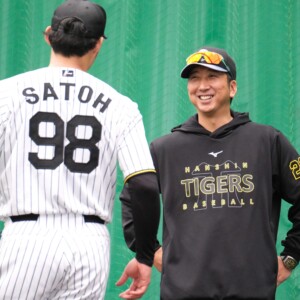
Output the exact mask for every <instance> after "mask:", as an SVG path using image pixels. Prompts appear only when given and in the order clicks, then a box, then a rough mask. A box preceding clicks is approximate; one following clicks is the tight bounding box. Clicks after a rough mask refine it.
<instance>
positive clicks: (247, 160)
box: [121, 47, 300, 300]
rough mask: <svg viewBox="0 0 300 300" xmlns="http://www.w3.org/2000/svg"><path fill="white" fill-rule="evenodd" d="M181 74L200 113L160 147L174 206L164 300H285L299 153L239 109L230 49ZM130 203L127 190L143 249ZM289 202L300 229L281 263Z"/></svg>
mask: <svg viewBox="0 0 300 300" xmlns="http://www.w3.org/2000/svg"><path fill="white" fill-rule="evenodd" d="M181 77H183V78H187V89H188V95H189V98H190V101H191V102H192V104H193V105H194V106H195V108H196V110H197V114H196V115H194V116H192V117H191V118H190V119H188V120H187V121H186V122H185V123H183V124H182V125H179V126H178V127H176V128H174V129H173V130H172V133H171V134H168V135H166V136H163V137H161V138H159V139H157V140H155V141H154V142H152V144H151V153H152V157H153V161H154V165H155V167H156V170H157V173H158V181H159V186H160V192H161V194H162V199H163V207H164V215H163V246H162V248H159V246H158V247H157V248H158V250H157V252H156V253H157V254H156V262H155V264H156V266H159V265H160V264H161V262H160V260H161V257H163V258H162V278H161V299H163V300H184V299H185V300H192V299H198V300H199V299H206V300H209V299H214V300H222V299H252V300H254V299H260V300H262V299H265V300H272V299H275V292H276V286H277V285H279V284H280V283H281V282H283V281H284V280H286V279H287V278H288V277H289V276H290V274H291V271H292V270H293V269H294V268H295V267H296V266H297V264H298V261H299V259H300V172H299V170H300V157H299V154H298V153H297V151H296V150H295V149H294V148H293V147H292V145H291V144H290V143H289V141H288V140H287V139H286V138H285V137H284V136H283V135H282V133H281V132H279V131H278V130H276V129H274V128H273V127H271V126H265V125H260V124H257V123H254V122H252V121H251V120H250V119H249V116H248V114H246V113H237V112H234V111H232V110H231V109H230V103H231V101H232V98H233V97H234V96H235V94H236V91H237V83H236V66H235V62H234V61H233V59H232V58H231V57H230V56H229V55H228V54H227V52H226V51H224V50H223V49H218V48H212V47H203V48H201V49H200V50H198V51H197V52H196V53H194V54H192V55H190V56H189V57H188V58H187V64H186V66H185V67H184V68H183V70H182V72H181ZM128 198H129V194H128V192H127V187H126V186H125V188H124V190H123V192H122V194H121V200H122V201H123V227H124V234H125V239H126V241H127V244H128V246H129V247H130V248H131V249H132V250H134V249H135V238H134V234H133V223H132V218H131V208H130V205H129V202H128ZM281 199H285V200H286V201H287V202H288V203H290V204H291V207H290V209H289V214H288V218H289V220H290V221H291V223H292V227H291V229H290V230H289V231H288V233H287V236H286V238H285V240H284V241H282V245H283V246H284V249H283V251H282V253H281V254H280V256H278V255H277V253H276V237H277V231H278V224H279V216H280V207H281ZM162 252H163V255H161V254H162Z"/></svg>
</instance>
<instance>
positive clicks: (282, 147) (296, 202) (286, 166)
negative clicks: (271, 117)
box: [273, 132, 300, 261]
mask: <svg viewBox="0 0 300 300" xmlns="http://www.w3.org/2000/svg"><path fill="white" fill-rule="evenodd" d="M274 150H275V154H274V153H273V159H275V160H276V161H277V162H276V161H275V162H274V163H273V165H274V166H276V167H275V170H274V172H273V177H275V178H277V180H276V182H277V186H276V190H277V191H278V192H279V193H280V196H281V198H282V199H284V200H285V201H287V202H288V203H290V204H291V207H290V208H289V212H288V218H289V221H290V222H291V223H292V227H291V229H290V230H289V231H288V232H287V235H286V238H285V240H283V241H282V245H283V246H284V250H283V252H282V255H291V256H292V257H294V258H295V259H297V260H298V261H299V260H300V155H299V153H298V152H297V151H296V149H295V148H294V147H293V146H292V145H291V144H290V142H289V141H288V140H287V138H286V137H285V136H284V135H283V134H281V133H280V132H279V133H278V136H277V138H276V142H275V147H274Z"/></svg>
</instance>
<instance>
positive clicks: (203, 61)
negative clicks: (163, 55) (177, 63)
mask: <svg viewBox="0 0 300 300" xmlns="http://www.w3.org/2000/svg"><path fill="white" fill-rule="evenodd" d="M195 66H203V67H206V68H209V69H213V70H215V71H219V72H224V73H228V74H229V75H230V77H231V79H232V80H235V79H236V66H235V62H234V60H233V59H232V58H231V57H230V56H229V54H228V53H227V52H226V51H225V50H224V49H220V48H214V47H207V46H204V47H203V48H200V49H199V50H198V51H197V52H195V53H193V54H191V55H190V56H189V57H188V58H187V59H186V66H185V67H184V68H183V69H182V71H181V77H182V78H188V77H189V76H190V73H191V71H192V69H193V68H194V67H195Z"/></svg>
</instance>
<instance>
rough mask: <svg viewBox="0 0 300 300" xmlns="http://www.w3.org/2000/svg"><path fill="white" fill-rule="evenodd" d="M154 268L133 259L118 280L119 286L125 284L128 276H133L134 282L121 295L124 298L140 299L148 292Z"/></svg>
mask: <svg viewBox="0 0 300 300" xmlns="http://www.w3.org/2000/svg"><path fill="white" fill-rule="evenodd" d="M151 271H152V268H151V267H149V266H147V265H145V264H141V263H139V262H138V261H137V260H136V259H135V258H134V259H132V260H131V261H130V262H129V263H128V264H127V266H126V267H125V269H124V272H123V274H122V276H121V277H120V279H119V280H118V281H117V282H116V285H117V286H121V285H123V284H124V283H125V282H126V281H127V279H128V278H132V283H131V285H130V287H129V289H127V290H126V291H124V292H123V293H121V294H120V295H119V296H120V298H123V299H140V298H141V297H142V296H143V295H144V293H145V292H146V290H147V288H148V286H149V284H150V279H151Z"/></svg>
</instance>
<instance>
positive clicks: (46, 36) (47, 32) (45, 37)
mask: <svg viewBox="0 0 300 300" xmlns="http://www.w3.org/2000/svg"><path fill="white" fill-rule="evenodd" d="M50 31H51V26H47V27H46V29H45V31H44V32H45V33H44V40H45V42H46V43H47V44H48V45H50V41H49V33H50Z"/></svg>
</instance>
